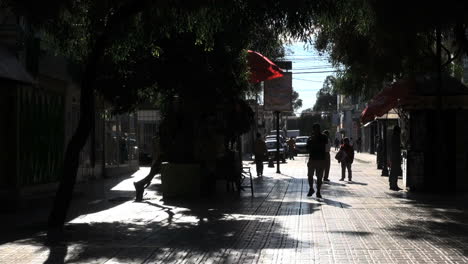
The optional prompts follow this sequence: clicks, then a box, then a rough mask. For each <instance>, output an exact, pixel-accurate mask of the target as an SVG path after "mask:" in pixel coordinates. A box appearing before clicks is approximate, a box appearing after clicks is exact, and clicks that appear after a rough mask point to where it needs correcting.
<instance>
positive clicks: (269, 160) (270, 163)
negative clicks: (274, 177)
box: [268, 158, 275, 168]
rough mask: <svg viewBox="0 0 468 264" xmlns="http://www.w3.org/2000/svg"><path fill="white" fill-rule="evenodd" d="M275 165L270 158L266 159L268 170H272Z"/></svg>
mask: <svg viewBox="0 0 468 264" xmlns="http://www.w3.org/2000/svg"><path fill="white" fill-rule="evenodd" d="M274 167H275V165H274V164H273V159H272V158H269V159H268V168H274Z"/></svg>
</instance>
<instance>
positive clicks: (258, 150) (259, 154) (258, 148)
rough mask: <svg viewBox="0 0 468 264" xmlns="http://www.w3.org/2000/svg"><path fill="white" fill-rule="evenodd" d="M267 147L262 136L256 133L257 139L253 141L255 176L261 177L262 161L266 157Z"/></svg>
mask: <svg viewBox="0 0 468 264" xmlns="http://www.w3.org/2000/svg"><path fill="white" fill-rule="evenodd" d="M267 152H268V150H267V147H266V144H265V141H263V139H262V135H261V134H260V133H257V139H256V140H255V145H254V155H255V165H256V168H257V176H258V177H261V176H263V161H264V160H265V157H266V156H267Z"/></svg>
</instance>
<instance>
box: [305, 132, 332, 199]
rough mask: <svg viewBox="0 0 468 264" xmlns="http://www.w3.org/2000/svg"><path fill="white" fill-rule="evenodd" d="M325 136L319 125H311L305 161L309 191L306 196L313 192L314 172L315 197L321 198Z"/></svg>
mask: <svg viewBox="0 0 468 264" xmlns="http://www.w3.org/2000/svg"><path fill="white" fill-rule="evenodd" d="M327 142H328V141H327V137H326V136H325V135H323V134H322V133H321V131H320V125H319V124H317V123H316V124H314V125H313V126H312V136H311V137H309V139H308V140H307V151H308V152H309V161H308V162H307V169H308V171H307V178H308V180H309V187H310V189H309V192H308V193H307V196H308V197H310V196H312V194H314V192H315V191H314V173H315V174H316V177H317V198H322V195H321V194H320V187H321V186H322V177H323V171H324V169H325V159H326V153H325V147H326V146H325V145H326V144H327Z"/></svg>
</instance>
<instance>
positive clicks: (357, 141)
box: [356, 137, 362, 153]
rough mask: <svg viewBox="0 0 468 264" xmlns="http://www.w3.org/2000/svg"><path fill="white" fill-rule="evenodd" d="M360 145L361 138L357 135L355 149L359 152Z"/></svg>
mask: <svg viewBox="0 0 468 264" xmlns="http://www.w3.org/2000/svg"><path fill="white" fill-rule="evenodd" d="M361 146H362V139H361V137H358V139H357V140H356V151H357V152H358V153H360V152H361Z"/></svg>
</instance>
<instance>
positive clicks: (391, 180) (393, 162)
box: [388, 126, 403, 191]
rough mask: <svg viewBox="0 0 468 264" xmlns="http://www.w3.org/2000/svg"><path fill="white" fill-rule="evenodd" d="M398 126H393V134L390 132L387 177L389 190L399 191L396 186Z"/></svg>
mask: <svg viewBox="0 0 468 264" xmlns="http://www.w3.org/2000/svg"><path fill="white" fill-rule="evenodd" d="M400 132H401V130H400V127H399V126H395V127H393V134H392V144H391V148H390V151H391V154H390V161H391V165H390V166H391V167H390V177H389V178H388V181H389V184H390V190H393V191H399V190H401V189H400V187H398V176H401V175H402V174H403V173H402V170H401V146H400Z"/></svg>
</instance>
